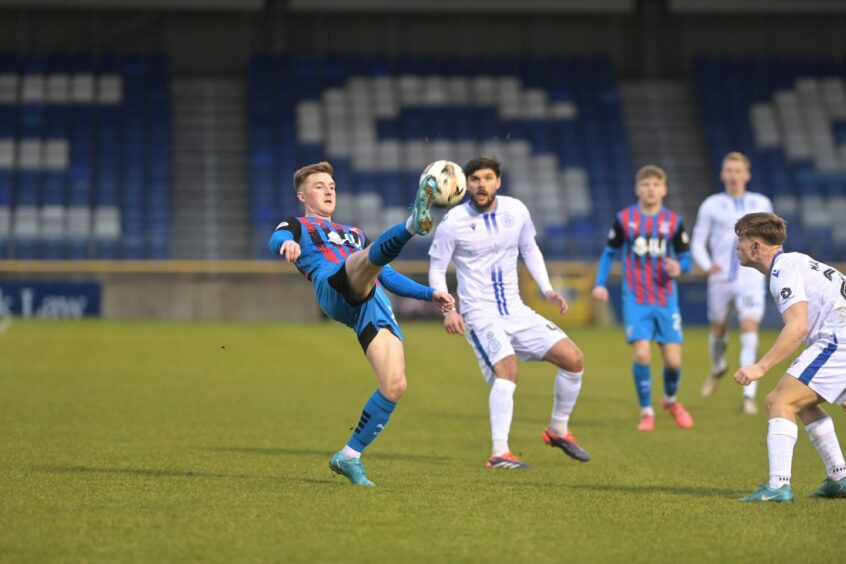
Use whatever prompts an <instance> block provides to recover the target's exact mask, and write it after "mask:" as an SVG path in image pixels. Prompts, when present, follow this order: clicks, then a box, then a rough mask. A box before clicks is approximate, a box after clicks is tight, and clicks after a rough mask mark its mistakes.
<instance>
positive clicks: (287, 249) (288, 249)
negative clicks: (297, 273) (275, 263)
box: [279, 241, 302, 262]
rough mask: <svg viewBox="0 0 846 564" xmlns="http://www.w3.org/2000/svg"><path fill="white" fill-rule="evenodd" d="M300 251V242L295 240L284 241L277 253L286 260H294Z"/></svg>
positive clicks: (298, 256)
mask: <svg viewBox="0 0 846 564" xmlns="http://www.w3.org/2000/svg"><path fill="white" fill-rule="evenodd" d="M301 252H302V250H301V249H300V244H299V243H297V242H296V241H285V242H284V243H282V246H281V247H280V248H279V254H280V255H282V256H283V257H285V260H287V261H288V262H294V261H295V260H297V259H298V258H300V253H301Z"/></svg>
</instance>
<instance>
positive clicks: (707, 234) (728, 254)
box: [690, 192, 773, 288]
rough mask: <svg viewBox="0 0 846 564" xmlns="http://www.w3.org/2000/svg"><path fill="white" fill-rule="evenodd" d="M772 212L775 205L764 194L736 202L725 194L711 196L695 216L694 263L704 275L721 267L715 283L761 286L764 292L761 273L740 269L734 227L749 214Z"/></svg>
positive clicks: (713, 275) (749, 269)
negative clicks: (714, 267) (733, 282)
mask: <svg viewBox="0 0 846 564" xmlns="http://www.w3.org/2000/svg"><path fill="white" fill-rule="evenodd" d="M772 211H773V204H772V202H771V201H770V199H769V198H768V197H766V196H764V195H763V194H756V193H754V192H745V193H744V194H743V195H742V196H740V197H738V198H735V197H733V196H730V195H729V194H727V193H726V192H722V193H720V194H713V195H711V196H708V198H706V199H705V201H704V202H702V205H701V206H699V213H698V214H697V215H696V226H695V227H694V229H693V239H692V241H691V244H690V247H691V249H690V250H691V253H692V254H693V260H695V261H696V264H698V265H699V268H701V269H702V270H705V271H707V270H709V269H710V268H711V265H712V264H717V265H719V267H720V271H719V272H717V273H716V274H712V275H711V279H713V280H721V281H722V280H728V281H737V283H738V284H741V285H744V286H745V285H747V284H748V285H758V286H759V287H761V288H763V283H764V277H763V275H762V274H761V273H760V272H758V271H757V270H755V269H754V268H747V267H743V266H740V262H739V261H738V259H737V235H735V233H734V224H735V223H737V220H738V219H740V218H741V217H743V216H744V215H746V214H747V213H752V212H770V213H771V212H772Z"/></svg>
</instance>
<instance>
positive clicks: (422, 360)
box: [0, 321, 846, 563]
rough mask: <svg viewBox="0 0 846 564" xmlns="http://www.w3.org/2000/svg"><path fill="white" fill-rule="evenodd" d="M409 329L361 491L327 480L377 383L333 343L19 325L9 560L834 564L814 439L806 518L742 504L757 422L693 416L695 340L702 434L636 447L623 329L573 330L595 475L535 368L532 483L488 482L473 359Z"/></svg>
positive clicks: (482, 390) (353, 355)
mask: <svg viewBox="0 0 846 564" xmlns="http://www.w3.org/2000/svg"><path fill="white" fill-rule="evenodd" d="M403 327H404V331H405V334H406V351H407V352H406V354H407V359H406V364H407V373H408V379H409V389H408V393H407V395H406V397H405V398H403V400H402V402H401V404H400V406H399V408H398V410H397V411H396V412H395V414H394V417H393V418H392V420H391V423H390V425H389V426H388V428H387V430H386V431H385V432H384V433H383V434H382V435H381V436H380V438H379V440H378V441H376V443H374V444H373V445H372V446H371V448H370V450H368V452H367V454H366V457H365V460H366V464H367V466H368V469H369V476H370V478H371V479H373V480H374V481H375V482H376V483H377V487H376V488H372V489H365V488H356V487H352V486H350V485H349V483H347V481H346V480H345V479H342V478H338V477H335V476H334V475H332V474H331V473H330V471H329V469H328V467H327V461H328V458H329V455H330V454H331V453H332V452H334V451H335V450H337V449H338V448H340V447H341V446H342V445H343V444H344V442H345V441H346V439H347V437H348V435H349V429H350V428H351V427H352V425H353V424H355V423H356V422H357V420H358V415H359V413H360V410H361V407H362V405H363V403H364V401H365V400H366V398H367V397H368V395H369V394H370V393H371V392H372V390H373V389H374V387H375V386H374V379H373V377H372V376H371V374H370V370H369V367H368V365H367V363H366V361H365V359H364V358H363V356H362V355H361V353H360V350H359V347H358V344H357V343H356V341H355V338H354V337H353V335H352V333H351V332H350V331H349V330H347V329H345V328H343V327H340V326H338V325H332V324H306V325H302V324H298V325H295V324H166V323H119V322H102V321H100V322H79V323H74V322H60V323H52V322H40V323H39V322H32V323H24V322H17V323H15V324H14V325H13V326H12V327H11V328H10V330H9V331H7V332H6V333H3V334H0V561H2V562H15V563H18V562H186V561H202V562H236V561H237V562H246V561H276V562H279V561H284V562H300V561H307V562H323V561H330V560H331V561H336V562H365V561H370V562H378V561H382V562H396V561H438V562H445V561H449V562H464V561H466V562H473V561H491V560H502V561H536V562H560V561H572V562H581V561H586V562H620V561H627V562H652V561H660V562H670V561H696V562H698V561H707V562H770V561H785V562H786V561H799V562H823V561H829V562H835V561H840V560H841V559H842V557H843V553H844V551H846V533H844V529H843V523H844V522H846V500H844V501H829V500H811V499H807V498H806V496H807V494H808V493H810V492H811V491H813V489H814V488H816V486H817V485H818V484H819V482H820V481H821V480H822V478H823V477H824V470H823V467H822V463H821V462H820V460H819V458H818V456H817V455H816V453H815V451H814V449H813V447H812V446H811V445H810V442H809V441H808V439H807V435H805V433H804V431H801V430H800V436H799V442H798V444H797V447H796V454H795V458H794V465H793V472H794V479H793V487H794V492H795V494H796V496H797V499H796V501H795V502H794V503H793V504H784V505H775V504H772V505H769V504H764V505H747V504H741V503H738V502H736V501H735V498H737V497H739V496H741V495H744V494H746V493H749V492H750V491H751V490H752V488H753V487H754V486H755V485H756V484H757V483H760V482H762V481H764V480H765V479H766V475H767V460H766V440H765V439H766V416H765V415H764V414H761V415H758V416H756V417H748V416H743V415H741V414H740V389H739V387H738V386H737V385H736V384H734V383H733V382H731V381H726V382H724V383H723V384H722V387H721V388H720V389H719V390H718V392H717V394H716V396H715V397H713V398H711V399H709V400H707V401H706V400H703V399H701V398H699V396H698V389H699V385H700V383H701V379H702V377H703V376H704V374H705V372H706V370H707V365H708V362H707V354H706V347H707V335H706V333H705V332H704V330H701V329H688V331H687V335H686V336H687V345H686V349H685V355H686V356H685V372H684V376H683V385H682V392H681V399H682V400H683V401H684V402H685V403H686V404H687V406H688V408H689V410H690V411H691V413H692V414H693V416H694V418H695V420H696V425H695V427H694V428H693V429H692V430H690V431H683V430H681V429H678V428H676V427H675V425H674V424H673V423H672V422H671V420H670V419H669V417H668V416H667V415H666V414H663V413H659V414H658V425H657V429H656V431H655V432H654V433H651V434H643V433H638V432H637V431H636V430H635V425H636V423H637V417H638V411H637V406H636V402H635V395H634V387H633V384H632V381H631V377H630V369H629V367H630V354H631V353H630V351H629V349H628V347H627V346H626V345H625V344H624V341H623V336H622V333H621V332H620V331H618V330H608V329H585V330H573V331H571V335H572V337H573V338H574V340H575V341H576V342H577V343H578V344H579V345H580V346H581V347H582V348H583V350H584V351H585V356H586V364H587V369H586V375H585V384H584V387H583V390H582V395H581V398H580V399H579V403H578V404H577V406H576V412H575V414H574V416H573V419H572V426H573V429H574V431H575V433H576V435H577V437H578V438H579V440H580V442H581V443H582V445H583V446H584V447H585V448H587V449H588V450H589V451H590V453H591V455H592V456H593V460H592V461H591V462H590V463H588V464H579V463H576V462H574V461H571V460H569V459H567V458H566V457H565V456H564V455H563V454H562V453H560V451H557V450H553V449H550V448H549V447H547V446H545V445H544V444H543V443H542V441H541V439H540V437H541V432H542V430H543V428H544V427H545V425H546V424H547V422H548V416H549V412H550V409H551V392H552V374H553V370H552V368H551V367H550V366H549V365H545V364H537V363H531V364H523V365H521V370H522V371H521V380H520V386H519V388H518V391H517V395H516V409H515V419H514V424H513V428H512V435H511V446H512V448H513V449H514V450H515V451H517V452H518V453H519V454H520V455H521V456H522V457H523V458H524V459H525V460H526V461H527V462H529V463H531V464H533V466H534V467H533V468H532V469H531V470H529V471H526V472H506V471H499V472H495V471H490V470H486V469H485V468H484V461H485V459H486V457H487V455H488V454H489V428H488V422H487V387H486V385H485V384H484V382H483V380H482V377H481V376H480V374H479V372H478V370H477V368H476V366H475V359H474V358H473V355H472V352H471V351H470V349H469V347H468V346H467V344H466V343H465V342H464V340H463V339H461V338H458V337H450V336H447V335H445V334H444V333H443V331H442V329H441V328H440V326H439V325H426V324H412V323H405V324H404V325H403ZM774 335H775V334H774V333H767V334H765V335H764V336H763V338H762V345H763V346H767V345H769V344H770V343H771V342H772V340H773V338H774ZM736 353H737V348H736V342H734V343H733V348H732V350H731V351H730V358H731V359H732V360H734V359H736V356H737V354H736ZM656 356H657V355H656ZM654 375H655V376H659V375H660V371H659V370H654ZM777 379H778V375H777V374H770V375H769V376H768V377H767V378H766V379H765V380H764V382H763V383H762V391H768V390H770V389H772V387H773V386H774V385H775V382H776V381H777ZM658 381H659V382H660V378H658ZM655 388H656V389H655V390H654V394H655V398H656V401H657V399H658V398H659V393H660V386H656V387H655ZM762 395H763V394H762ZM829 411H830V412H831V413H832V414H833V415H834V417H835V425H836V426H837V427H838V429H839V431H840V433H841V437H844V436H846V425H844V423H846V418H845V417H844V414H843V413H842V412H840V410H834V409H833V408H831V409H829ZM841 443H843V441H842V440H841Z"/></svg>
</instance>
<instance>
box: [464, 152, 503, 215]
mask: <svg viewBox="0 0 846 564" xmlns="http://www.w3.org/2000/svg"><path fill="white" fill-rule="evenodd" d="M464 175H465V176H466V177H467V191H468V192H470V199H471V200H473V206H474V207H475V208H476V209H477V210H479V211H486V210H488V209H490V208H491V206H493V204H494V201H496V191H497V190H499V187H500V186H501V185H502V165H500V163H499V161H498V160H496V159H495V158H493V157H477V158H475V159H471V160H469V161H468V162H467V164H466V165H464Z"/></svg>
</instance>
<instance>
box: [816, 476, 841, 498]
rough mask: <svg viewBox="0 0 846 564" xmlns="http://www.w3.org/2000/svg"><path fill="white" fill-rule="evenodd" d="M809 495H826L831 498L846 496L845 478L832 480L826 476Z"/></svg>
mask: <svg viewBox="0 0 846 564" xmlns="http://www.w3.org/2000/svg"><path fill="white" fill-rule="evenodd" d="M810 497H827V498H831V499H835V498H838V497H846V478H841V479H839V480H834V479H832V478H829V477H828V476H826V477H825V481H824V482H823V483H822V485H821V486H820V487H819V488H817V491H815V492H814V493H812V494H811V495H810Z"/></svg>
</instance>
